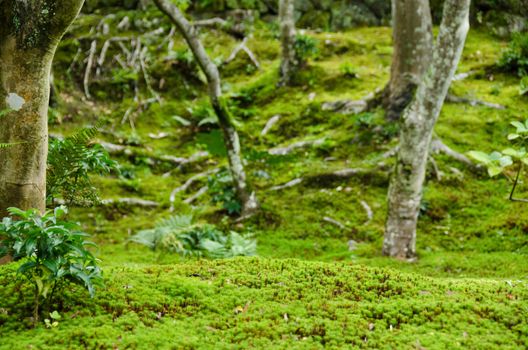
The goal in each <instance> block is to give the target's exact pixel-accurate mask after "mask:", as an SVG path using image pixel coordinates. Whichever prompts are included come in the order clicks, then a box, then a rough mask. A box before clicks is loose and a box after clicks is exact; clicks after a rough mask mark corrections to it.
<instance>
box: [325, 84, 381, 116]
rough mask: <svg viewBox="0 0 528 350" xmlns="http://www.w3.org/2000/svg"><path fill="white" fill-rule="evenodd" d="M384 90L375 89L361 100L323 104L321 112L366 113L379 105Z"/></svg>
mask: <svg viewBox="0 0 528 350" xmlns="http://www.w3.org/2000/svg"><path fill="white" fill-rule="evenodd" d="M383 94H384V90H383V89H377V90H376V91H374V92H372V93H370V94H368V95H367V96H365V97H364V98H363V99H361V100H338V101H333V102H325V103H323V104H322V105H321V108H322V109H323V111H332V112H334V113H340V114H345V115H349V114H359V113H363V112H367V111H369V110H371V109H373V108H375V107H376V106H378V105H379V104H380V103H381V100H382V99H383Z"/></svg>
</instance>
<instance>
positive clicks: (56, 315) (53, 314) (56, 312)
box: [49, 310, 62, 320]
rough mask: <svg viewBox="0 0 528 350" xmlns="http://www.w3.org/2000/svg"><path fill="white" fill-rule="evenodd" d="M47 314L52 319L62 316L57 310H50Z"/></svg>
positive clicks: (58, 318)
mask: <svg viewBox="0 0 528 350" xmlns="http://www.w3.org/2000/svg"><path fill="white" fill-rule="evenodd" d="M49 315H50V317H51V318H52V319H53V320H60V319H61V318H62V317H61V315H60V314H59V313H58V311H57V310H55V311H53V312H51V313H50V314H49Z"/></svg>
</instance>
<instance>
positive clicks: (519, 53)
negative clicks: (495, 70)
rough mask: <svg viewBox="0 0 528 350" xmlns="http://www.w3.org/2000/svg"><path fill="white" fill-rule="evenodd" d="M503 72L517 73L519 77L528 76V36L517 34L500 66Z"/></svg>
mask: <svg viewBox="0 0 528 350" xmlns="http://www.w3.org/2000/svg"><path fill="white" fill-rule="evenodd" d="M498 66H499V68H500V69H501V70H502V71H505V72H509V73H515V74H517V75H518V76H519V77H524V76H526V75H528V34H527V33H515V34H514V35H513V37H512V41H511V42H510V45H509V46H508V49H507V50H506V51H504V53H503V54H502V57H501V59H500V60H499V64H498Z"/></svg>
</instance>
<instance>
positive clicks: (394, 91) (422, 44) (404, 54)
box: [385, 0, 433, 120]
mask: <svg viewBox="0 0 528 350" xmlns="http://www.w3.org/2000/svg"><path fill="white" fill-rule="evenodd" d="M392 21H393V26H392V27H393V31H392V38H393V46H394V53H393V58H392V66H391V78H390V82H389V85H388V86H387V89H388V90H387V91H386V101H385V107H386V111H387V112H386V113H387V114H386V115H387V118H388V119H390V120H398V119H399V117H400V115H401V113H402V111H403V110H404V109H405V107H407V105H408V104H409V103H410V102H411V99H412V97H413V96H414V92H415V91H416V87H417V86H418V84H419V83H420V80H421V78H422V76H423V75H424V73H425V72H426V70H427V68H428V67H429V64H430V62H431V56H432V51H433V32H432V19H431V9H430V7H429V0H392Z"/></svg>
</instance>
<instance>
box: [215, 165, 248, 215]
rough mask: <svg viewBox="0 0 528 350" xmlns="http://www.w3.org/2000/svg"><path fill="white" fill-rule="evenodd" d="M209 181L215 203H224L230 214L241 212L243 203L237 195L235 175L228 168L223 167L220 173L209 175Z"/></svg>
mask: <svg viewBox="0 0 528 350" xmlns="http://www.w3.org/2000/svg"><path fill="white" fill-rule="evenodd" d="M207 182H208V186H209V193H211V196H212V200H213V203H215V204H216V203H219V204H222V207H223V208H224V209H225V210H227V212H228V214H229V215H232V214H240V211H241V210H242V205H241V204H240V202H239V201H238V199H237V196H236V192H235V187H234V185H233V177H232V176H231V173H230V172H229V171H228V170H227V169H222V170H221V171H219V172H218V173H216V174H214V175H211V176H209V178H208V179H207Z"/></svg>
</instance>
